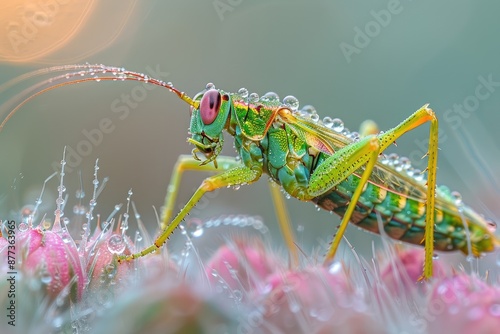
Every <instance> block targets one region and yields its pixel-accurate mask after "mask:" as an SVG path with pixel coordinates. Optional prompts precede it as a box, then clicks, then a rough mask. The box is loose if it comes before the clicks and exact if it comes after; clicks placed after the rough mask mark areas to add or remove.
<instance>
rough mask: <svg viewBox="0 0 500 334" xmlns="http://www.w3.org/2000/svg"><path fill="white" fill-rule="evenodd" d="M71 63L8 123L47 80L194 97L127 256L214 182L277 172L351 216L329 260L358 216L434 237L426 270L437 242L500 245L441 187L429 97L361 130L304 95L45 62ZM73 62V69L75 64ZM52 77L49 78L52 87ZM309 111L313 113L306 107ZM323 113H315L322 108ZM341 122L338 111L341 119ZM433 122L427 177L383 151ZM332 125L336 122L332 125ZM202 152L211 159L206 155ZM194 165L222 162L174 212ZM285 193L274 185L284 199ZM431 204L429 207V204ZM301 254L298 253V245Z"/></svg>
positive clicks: (168, 228)
mask: <svg viewBox="0 0 500 334" xmlns="http://www.w3.org/2000/svg"><path fill="white" fill-rule="evenodd" d="M57 71H63V72H66V73H65V74H63V75H60V76H56V77H54V78H51V79H49V80H47V81H45V82H43V83H41V84H39V85H36V86H34V87H33V91H32V95H31V96H29V97H28V98H27V99H25V100H24V101H22V102H21V103H20V104H19V105H17V107H15V108H14V109H13V110H12V111H11V112H10V114H8V115H7V117H6V118H5V120H4V121H3V122H2V123H1V124H0V130H1V129H2V128H3V126H4V125H5V123H6V122H7V121H8V119H9V118H10V117H12V115H13V114H14V113H15V112H16V111H17V110H18V109H19V108H20V107H21V106H22V105H24V104H25V103H26V102H27V101H29V100H30V99H32V98H33V97H35V96H37V95H39V94H42V93H44V92H46V91H48V90H51V89H54V88H57V87H60V86H64V85H68V84H74V83H79V82H84V81H93V80H98V81H101V80H114V81H116V80H133V81H142V82H147V83H150V84H154V85H158V86H162V87H165V88H167V89H168V90H170V91H171V92H173V93H175V94H176V95H177V96H178V97H179V98H180V99H182V100H183V101H184V102H186V103H187V104H189V105H190V107H191V122H190V133H191V137H190V138H189V139H188V141H189V142H190V143H191V144H193V145H194V146H195V148H194V149H193V151H192V155H191V156H189V155H183V156H181V157H179V159H178V162H177V164H176V167H175V169H174V171H173V175H172V178H171V182H170V186H169V191H168V193H167V198H166V203H165V212H164V214H163V218H162V231H161V233H160V234H159V236H158V237H157V239H156V240H155V241H154V244H153V245H150V246H149V247H147V248H146V249H144V250H142V251H141V252H138V253H136V254H131V255H121V256H119V261H120V262H123V261H128V260H133V259H136V258H138V257H141V256H144V255H147V254H150V253H153V252H155V251H157V250H158V249H159V248H161V247H162V246H163V245H164V244H165V242H166V240H167V239H168V238H169V236H170V235H171V234H172V233H173V232H174V230H175V229H176V228H177V226H178V225H179V224H180V223H181V221H182V220H183V219H184V218H185V217H186V215H187V214H188V213H189V212H190V210H191V209H192V208H193V207H194V206H195V205H196V203H197V202H198V201H199V200H200V199H201V198H202V196H203V195H204V194H205V193H207V192H210V191H214V190H216V189H219V188H223V187H230V186H235V187H239V186H241V185H247V184H250V183H253V182H255V181H257V180H259V179H260V177H261V176H262V175H263V174H267V175H269V176H270V177H271V178H272V180H274V182H276V183H277V184H279V185H281V187H282V189H283V190H284V191H285V192H286V194H287V195H288V196H291V197H295V198H297V199H299V200H301V201H307V202H313V203H315V204H316V205H318V206H319V207H321V208H323V209H325V210H327V211H330V212H334V213H336V214H338V215H340V216H341V217H342V221H341V223H340V225H339V227H338V231H337V233H336V234H335V236H334V238H333V241H332V242H331V244H330V246H329V249H328V251H327V253H326V256H325V263H330V262H331V261H332V260H333V258H334V256H335V253H336V251H337V248H338V246H339V244H340V241H341V239H342V236H343V235H344V232H345V229H346V227H347V224H348V222H349V221H351V222H352V223H354V224H355V225H357V226H359V227H361V228H364V229H366V230H369V231H371V232H375V233H381V231H380V228H381V227H382V228H383V230H384V233H386V234H387V235H388V236H390V237H392V238H394V239H396V240H401V241H404V242H408V243H412V244H417V245H421V244H424V246H425V262H424V270H423V278H424V279H428V278H431V277H432V258H433V254H434V250H439V251H453V250H460V251H461V252H463V253H464V254H468V255H472V256H480V255H481V254H482V253H484V252H491V251H493V250H494V249H495V248H496V247H497V246H498V245H500V241H499V239H498V238H497V237H496V236H495V234H494V233H493V231H494V226H496V225H495V224H494V223H493V222H492V221H489V220H488V219H486V218H484V217H483V216H482V215H480V214H478V213H476V212H475V211H474V210H472V209H471V208H469V207H468V206H466V205H464V204H463V203H462V202H461V200H460V198H458V197H457V195H455V194H453V193H451V192H450V191H449V190H447V188H445V187H436V168H437V150H438V120H437V118H436V116H435V114H434V112H433V111H432V110H431V109H430V108H429V107H428V106H427V105H424V106H423V107H422V108H420V109H418V110H417V111H415V112H414V113H413V114H412V115H411V116H410V117H408V118H407V119H406V120H404V121H403V122H402V123H400V124H399V125H397V126H396V127H394V128H393V129H390V130H389V131H386V132H379V133H373V132H370V131H364V132H363V131H362V133H361V136H360V137H358V136H356V135H354V134H352V133H348V132H347V131H342V126H339V125H338V124H337V126H335V125H333V123H334V122H333V121H332V120H331V119H330V118H325V119H324V120H323V121H319V120H318V117H317V115H316V114H315V113H311V112H310V111H311V110H310V109H308V108H305V109H303V110H302V111H299V110H298V108H297V107H298V101H297V100H296V99H295V98H293V97H286V98H285V99H284V100H283V102H282V101H280V100H279V99H278V97H277V95H276V94H274V93H267V94H265V95H264V96H262V97H261V98H259V97H258V96H257V95H256V94H248V91H247V90H246V89H240V90H239V91H238V93H229V92H225V91H223V90H220V89H216V88H215V87H214V86H213V85H212V84H208V85H207V87H206V89H205V90H204V91H203V92H201V93H199V94H198V95H196V96H195V97H194V98H190V97H189V96H187V95H186V94H185V93H183V92H181V91H179V90H178V89H176V88H175V87H174V86H173V85H172V84H171V83H165V82H163V81H161V80H157V79H154V78H149V77H148V76H146V75H144V74H141V73H135V72H131V71H127V70H125V69H123V68H116V67H108V66H104V65H70V66H63V67H54V68H50V69H48V70H46V71H45V73H46V72H57ZM71 71H73V72H71ZM44 84H46V85H48V87H45V88H43V89H41V88H40V87H44ZM307 111H309V114H308V113H307ZM313 116H314V117H313ZM337 122H338V121H337ZM424 123H430V135H429V149H428V152H427V154H426V155H427V157H428V165H427V168H426V171H427V177H426V178H425V177H424V175H423V174H419V173H416V172H415V170H414V169H413V168H411V164H410V162H409V160H408V159H407V158H398V157H395V156H389V159H388V158H387V157H385V156H384V155H382V152H384V151H385V150H386V149H387V147H389V146H390V145H391V144H393V143H395V141H396V140H397V139H398V138H399V137H401V136H402V135H403V134H404V133H406V132H408V131H410V130H412V129H415V128H417V127H419V126H421V125H422V124H424ZM332 125H333V126H332ZM224 131H226V132H227V133H228V134H229V135H231V136H232V137H233V138H234V143H235V147H236V150H237V152H238V155H239V157H240V158H241V159H239V160H237V159H234V158H233V157H225V156H221V155H220V153H221V151H222V148H223V144H224V136H223V132H224ZM200 155H201V156H203V159H200ZM186 170H195V171H196V170H201V171H214V172H218V173H217V174H215V175H213V176H210V177H208V178H206V179H205V180H204V181H203V182H202V184H201V185H200V186H199V188H198V189H197V190H196V191H195V193H194V194H193V196H192V197H191V199H190V200H189V201H188V202H187V203H186V204H185V206H184V207H183V208H182V209H181V211H180V212H179V213H178V214H177V215H176V216H175V217H174V218H173V219H171V217H172V214H173V207H174V204H175V199H176V196H177V192H178V189H179V188H180V182H181V176H182V173H183V172H184V171H186ZM279 197H280V194H279V193H276V192H273V198H274V199H275V201H276V202H277V203H280V202H279V201H280V200H279ZM283 211H284V209H283V208H279V209H278V215H279V216H280V217H281V219H279V221H280V224H281V227H282V230H283V232H284V236H285V241H286V242H287V245H288V247H289V249H290V250H291V252H292V255H293V254H296V251H294V250H293V249H294V248H295V247H294V245H293V234H292V233H291V231H290V228H289V227H288V226H287V225H286V217H285V216H284V212H283ZM429 212H430V213H432V214H428V213H429ZM295 257H296V255H295Z"/></svg>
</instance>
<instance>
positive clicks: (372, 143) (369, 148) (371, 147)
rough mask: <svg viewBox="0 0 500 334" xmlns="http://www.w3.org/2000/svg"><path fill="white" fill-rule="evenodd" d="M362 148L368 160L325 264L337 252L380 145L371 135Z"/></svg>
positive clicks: (376, 157) (375, 161) (326, 256)
mask: <svg viewBox="0 0 500 334" xmlns="http://www.w3.org/2000/svg"><path fill="white" fill-rule="evenodd" d="M362 148H363V151H364V152H366V154H369V156H370V157H369V159H368V162H367V163H366V166H365V171H364V172H363V175H362V176H361V179H360V181H359V183H358V186H357V188H356V190H355V191H354V194H353V195H352V197H351V201H350V203H349V205H348V206H347V209H346V211H345V213H344V217H343V218H342V221H341V222H340V225H339V227H338V230H337V233H336V234H335V237H334V238H333V241H332V243H331V244H330V248H329V249H328V251H327V253H326V255H325V260H324V263H325V264H327V263H330V262H331V261H332V260H333V258H334V257H335V253H336V252H337V249H338V247H339V245H340V241H341V240H342V237H343V236H344V232H345V229H346V228H347V225H348V224H349V220H350V219H351V216H352V214H353V212H354V209H356V204H357V203H358V200H359V197H360V196H361V193H362V192H363V189H364V187H365V184H366V182H367V181H368V179H369V178H370V175H371V173H372V171H373V167H374V166H375V164H376V163H377V160H378V155H379V152H380V146H379V143H378V140H377V138H375V137H373V138H372V139H371V140H369V141H368V142H367V143H366V145H365V146H364V147H362ZM332 167H333V168H335V166H332Z"/></svg>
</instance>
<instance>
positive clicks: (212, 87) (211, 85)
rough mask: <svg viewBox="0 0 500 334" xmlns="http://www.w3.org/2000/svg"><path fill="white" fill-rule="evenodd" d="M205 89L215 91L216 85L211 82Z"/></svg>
mask: <svg viewBox="0 0 500 334" xmlns="http://www.w3.org/2000/svg"><path fill="white" fill-rule="evenodd" d="M205 89H206V90H210V89H215V85H214V84H213V83H211V82H209V83H207V85H206V86H205Z"/></svg>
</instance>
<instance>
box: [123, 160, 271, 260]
mask: <svg viewBox="0 0 500 334" xmlns="http://www.w3.org/2000/svg"><path fill="white" fill-rule="evenodd" d="M261 175H262V170H261V169H257V168H255V169H251V168H249V167H246V166H239V167H234V168H232V169H229V170H227V171H225V172H222V173H221V174H218V175H214V176H211V177H208V178H206V179H205V180H204V181H203V182H202V184H201V185H200V186H199V187H198V189H197V190H196V191H195V193H194V194H193V196H192V197H191V199H190V200H189V201H188V202H187V203H186V205H184V207H183V208H182V210H181V211H180V212H179V213H178V214H177V216H176V217H175V218H174V219H173V220H172V222H171V223H170V224H169V225H167V226H166V228H165V229H163V231H162V232H161V234H160V235H159V236H158V238H156V240H155V242H154V243H153V245H151V246H149V247H147V248H146V249H144V250H143V251H141V252H139V253H135V254H131V255H120V256H119V257H118V261H119V262H123V261H130V260H133V259H136V258H138V257H141V256H144V255H147V254H151V253H153V252H154V251H156V250H157V249H159V248H160V247H162V246H163V244H164V243H165V242H166V241H167V239H168V238H169V237H170V235H171V234H172V233H173V232H174V230H175V229H176V228H177V226H178V225H179V224H180V222H181V221H182V220H183V219H184V218H185V217H186V215H187V214H188V213H189V211H191V209H192V208H193V207H194V206H195V205H196V203H198V201H199V200H200V199H201V198H202V197H203V195H204V194H205V193H206V192H210V191H214V190H216V189H219V188H224V187H227V186H235V185H242V184H248V183H252V182H255V181H257V180H258V179H259V178H260V176H261Z"/></svg>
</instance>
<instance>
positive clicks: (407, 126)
mask: <svg viewBox="0 0 500 334" xmlns="http://www.w3.org/2000/svg"><path fill="white" fill-rule="evenodd" d="M427 106H428V105H425V106H423V107H422V108H420V109H419V110H417V111H416V112H414V113H413V114H412V115H411V116H410V117H408V118H407V119H405V120H404V121H403V122H401V123H400V124H399V125H398V126H396V127H395V128H393V129H391V130H389V131H387V132H385V133H383V134H380V135H378V138H379V141H380V151H381V152H382V151H384V150H385V149H386V148H387V147H388V146H389V145H391V144H392V143H393V142H394V141H396V139H398V138H399V137H401V136H402V135H403V134H405V133H406V132H408V131H410V130H413V129H415V128H417V127H419V126H420V125H422V124H424V123H426V122H430V123H431V126H430V134H429V149H428V151H427V153H426V155H427V158H428V161H427V168H426V170H427V198H426V208H425V210H426V211H425V212H426V222H425V261H424V273H423V276H422V278H423V279H429V278H431V277H432V257H433V255H434V221H435V202H436V170H437V154H438V136H439V134H438V130H439V128H438V120H437V118H436V115H435V114H434V111H432V109H430V108H428V107H427ZM424 171H425V170H424Z"/></svg>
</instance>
